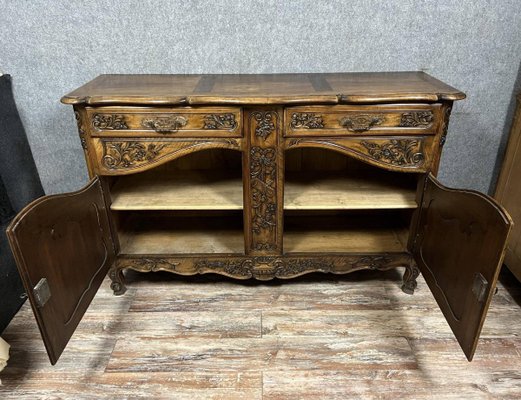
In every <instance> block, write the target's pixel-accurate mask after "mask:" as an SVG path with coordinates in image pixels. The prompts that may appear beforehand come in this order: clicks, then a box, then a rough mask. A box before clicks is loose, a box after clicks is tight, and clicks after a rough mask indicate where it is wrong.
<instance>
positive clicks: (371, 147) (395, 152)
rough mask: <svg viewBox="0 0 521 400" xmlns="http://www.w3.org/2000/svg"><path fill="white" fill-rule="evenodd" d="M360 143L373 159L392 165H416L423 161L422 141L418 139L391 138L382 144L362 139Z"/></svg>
mask: <svg viewBox="0 0 521 400" xmlns="http://www.w3.org/2000/svg"><path fill="white" fill-rule="evenodd" d="M360 144H361V145H362V146H364V147H365V148H366V149H367V152H368V154H369V155H370V156H371V157H372V158H374V159H375V160H378V161H383V162H387V163H389V164H392V165H399V166H418V165H421V164H423V162H424V161H425V156H424V154H423V152H422V142H421V141H420V140H418V139H391V140H389V141H387V142H384V143H382V144H379V143H375V142H369V141H365V140H364V141H361V142H360Z"/></svg>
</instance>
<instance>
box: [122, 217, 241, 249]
mask: <svg viewBox="0 0 521 400" xmlns="http://www.w3.org/2000/svg"><path fill="white" fill-rule="evenodd" d="M119 239H120V246H121V253H123V254H189V253H192V254H195V253H201V254H202V253H209V254H217V253H227V254H230V253H239V254H244V233H243V227H242V218H237V217H234V216H229V217H209V216H203V217H169V216H164V217H160V216H155V217H145V216H136V215H134V216H132V217H131V218H129V219H128V220H127V221H126V222H125V224H124V227H123V228H122V229H120V231H119Z"/></svg>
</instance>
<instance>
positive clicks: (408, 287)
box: [402, 261, 420, 294]
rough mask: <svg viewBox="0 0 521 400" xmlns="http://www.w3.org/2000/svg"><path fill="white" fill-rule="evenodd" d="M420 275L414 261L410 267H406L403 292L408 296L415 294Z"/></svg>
mask: <svg viewBox="0 0 521 400" xmlns="http://www.w3.org/2000/svg"><path fill="white" fill-rule="evenodd" d="M418 275H420V270H419V269H418V267H417V266H416V263H414V261H411V263H410V264H409V265H407V266H406V267H405V272H404V274H403V284H402V291H403V292H404V293H406V294H414V290H415V289H416V286H418V283H417V282H416V278H417V277H418Z"/></svg>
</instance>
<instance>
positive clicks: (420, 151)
mask: <svg viewBox="0 0 521 400" xmlns="http://www.w3.org/2000/svg"><path fill="white" fill-rule="evenodd" d="M433 144H434V136H395V137H377V138H374V137H360V138H353V137H348V138H319V137H315V138H314V137H300V138H289V139H286V145H285V147H286V149H287V150H291V149H294V148H299V147H320V148H324V149H330V150H334V151H338V152H340V153H344V154H346V155H349V156H353V157H355V158H357V159H359V160H362V161H364V162H367V163H369V164H373V165H376V166H378V167H383V168H385V169H388V170H391V171H411V170H413V171H414V172H427V171H428V170H429V168H430V164H431V160H432V158H433V156H432V152H433Z"/></svg>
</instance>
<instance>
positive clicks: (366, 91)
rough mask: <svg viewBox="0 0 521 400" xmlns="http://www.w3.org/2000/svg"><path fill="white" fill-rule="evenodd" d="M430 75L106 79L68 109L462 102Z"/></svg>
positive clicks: (74, 97)
mask: <svg viewBox="0 0 521 400" xmlns="http://www.w3.org/2000/svg"><path fill="white" fill-rule="evenodd" d="M464 98H465V94H464V93H462V92H460V91H459V90H457V89H455V88H453V87H451V86H449V85H447V84H445V83H443V82H441V81H439V80H437V79H435V78H433V77H432V76H430V75H428V74H426V73H424V72H356V73H327V74H258V75H245V74H242V75H229V74H228V75H100V76H98V77H97V78H96V79H94V80H92V81H91V82H89V83H87V84H85V85H84V86H82V87H80V88H78V89H76V90H74V91H73V92H71V93H69V94H67V95H66V96H64V97H63V98H62V99H61V101H62V102H63V103H65V104H89V105H103V104H140V105H202V104H302V103H322V104H337V103H382V102H399V101H440V100H460V99H464Z"/></svg>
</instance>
